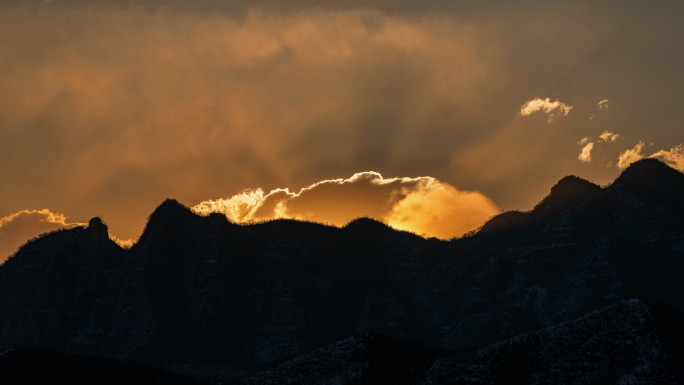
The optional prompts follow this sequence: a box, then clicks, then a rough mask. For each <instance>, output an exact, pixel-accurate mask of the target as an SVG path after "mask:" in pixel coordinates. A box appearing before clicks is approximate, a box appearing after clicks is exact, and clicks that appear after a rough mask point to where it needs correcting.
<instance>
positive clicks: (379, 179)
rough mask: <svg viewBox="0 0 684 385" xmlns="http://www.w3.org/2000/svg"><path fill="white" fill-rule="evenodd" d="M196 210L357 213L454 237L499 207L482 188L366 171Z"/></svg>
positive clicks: (270, 215)
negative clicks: (457, 186) (294, 189)
mask: <svg viewBox="0 0 684 385" xmlns="http://www.w3.org/2000/svg"><path fill="white" fill-rule="evenodd" d="M192 209H193V211H195V212H196V213H199V214H203V215H207V214H209V213H211V212H219V213H224V214H225V215H226V216H227V217H228V218H229V219H230V220H232V221H234V222H237V223H249V222H252V221H259V220H268V219H274V218H296V219H302V220H307V221H313V222H319V223H327V224H331V225H335V226H344V225H345V224H347V223H349V222H350V221H351V220H353V219H355V218H359V217H370V218H374V219H377V220H380V221H383V222H385V223H387V224H388V225H390V226H392V227H394V228H397V229H401V230H406V231H411V232H414V233H417V234H421V235H425V236H434V237H438V238H444V239H447V238H452V237H455V236H460V235H462V234H464V233H466V232H468V231H471V230H474V229H476V228H477V227H479V226H481V225H482V224H483V223H484V222H485V221H486V220H487V219H489V218H490V217H492V216H493V215H495V214H497V213H498V212H499V209H498V208H497V206H496V205H495V204H494V202H492V201H491V200H490V199H489V198H487V197H486V196H484V195H483V194H481V193H479V192H474V191H461V190H458V189H456V188H455V187H454V186H451V185H450V184H448V183H446V182H442V181H439V180H437V179H435V178H432V177H417V178H384V177H383V176H382V175H381V174H379V173H377V172H373V171H366V172H360V173H356V174H354V175H353V176H352V177H351V178H348V179H330V180H323V181H320V182H316V183H314V184H312V185H310V186H308V187H305V188H303V189H301V190H300V191H299V192H296V193H293V192H290V191H289V190H288V189H282V188H281V189H275V190H272V191H271V192H269V193H268V194H265V193H264V191H263V190H262V189H254V190H248V191H243V192H241V193H238V194H236V195H233V196H232V197H230V198H226V199H217V200H209V201H204V202H200V203H198V204H197V205H195V206H194V207H193V208H192Z"/></svg>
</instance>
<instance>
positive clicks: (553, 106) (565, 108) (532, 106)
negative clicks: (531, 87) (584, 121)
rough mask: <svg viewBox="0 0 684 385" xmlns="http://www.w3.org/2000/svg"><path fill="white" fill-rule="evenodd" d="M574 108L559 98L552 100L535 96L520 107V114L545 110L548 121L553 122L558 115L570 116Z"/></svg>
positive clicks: (530, 113)
mask: <svg viewBox="0 0 684 385" xmlns="http://www.w3.org/2000/svg"><path fill="white" fill-rule="evenodd" d="M572 108H573V107H572V106H571V105H568V104H565V103H563V102H561V101H560V100H558V99H556V100H554V101H551V99H550V98H546V99H541V98H534V99H532V100H528V101H527V102H525V104H523V105H522V106H521V107H520V115H522V116H530V115H532V114H535V113H537V112H543V113H545V114H546V116H547V117H548V122H549V123H551V122H553V121H554V120H555V119H556V118H558V117H563V116H568V114H570V111H572Z"/></svg>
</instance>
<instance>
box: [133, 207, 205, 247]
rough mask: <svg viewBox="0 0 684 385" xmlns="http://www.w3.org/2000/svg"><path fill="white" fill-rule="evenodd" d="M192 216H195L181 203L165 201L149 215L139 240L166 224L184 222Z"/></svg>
mask: <svg viewBox="0 0 684 385" xmlns="http://www.w3.org/2000/svg"><path fill="white" fill-rule="evenodd" d="M194 216H195V214H194V213H193V212H192V211H190V209H189V208H188V207H186V206H185V205H183V204H182V203H180V202H178V201H177V200H175V199H171V198H169V199H166V200H164V202H162V203H161V204H160V205H159V206H157V208H156V209H155V210H154V211H153V212H152V214H150V218H149V219H148V221H147V226H146V227H145V231H143V235H142V236H141V239H143V238H147V235H148V233H149V232H150V231H156V229H159V228H160V227H163V226H164V225H166V224H174V225H176V224H179V223H182V222H186V221H188V220H189V219H191V218H192V217H194Z"/></svg>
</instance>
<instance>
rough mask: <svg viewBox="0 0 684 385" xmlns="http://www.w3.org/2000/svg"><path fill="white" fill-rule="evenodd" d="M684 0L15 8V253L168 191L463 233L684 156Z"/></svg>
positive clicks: (56, 3) (7, 94)
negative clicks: (549, 197)
mask: <svg viewBox="0 0 684 385" xmlns="http://www.w3.org/2000/svg"><path fill="white" fill-rule="evenodd" d="M683 16H684V4H683V3H682V2H679V1H659V2H644V1H618V0H607V1H602V2H593V1H591V2H590V1H581V0H580V1H564V0H552V1H502V0H500V1H499V0H495V1H487V2H482V1H442V0H427V1H420V2H418V1H385V0H369V1H353V0H352V1H341V0H339V1H336V0H329V1H309V0H293V1H288V2H283V1H275V0H270V1H269V0H264V1H247V0H242V1H218V0H198V1H181V0H176V1H174V0H151V1H145V0H139V1H123V0H121V1H119V0H91V1H67V0H46V1H7V0H0V36H2V37H3V38H2V39H0V58H1V60H0V73H1V74H2V76H0V181H1V183H0V259H2V256H3V255H9V254H10V253H12V252H13V251H14V250H16V248H17V247H19V246H20V245H21V244H22V243H23V242H25V241H26V240H27V239H29V238H32V237H34V236H36V235H38V234H40V233H42V232H46V231H51V230H54V229H57V228H62V227H70V226H77V225H80V224H82V223H84V222H87V221H88V219H89V218H91V217H94V216H100V217H101V218H102V219H103V220H104V222H106V223H107V224H108V225H109V229H110V235H111V236H112V237H113V238H115V239H117V240H119V241H121V242H122V243H127V244H130V243H131V242H133V241H135V240H136V239H137V238H138V236H139V235H140V233H141V231H142V230H143V228H144V225H145V222H146V220H147V217H148V215H149V214H150V213H151V212H152V211H153V210H154V208H155V207H156V206H157V205H159V204H160V203H161V202H162V201H163V200H164V199H166V198H176V199H177V200H179V201H180V202H182V203H183V204H185V205H187V206H188V207H192V208H193V210H194V211H195V212H197V213H199V214H206V213H208V212H212V211H218V212H223V213H225V214H226V215H227V216H228V218H229V219H231V220H233V221H235V222H252V221H262V220H268V219H272V218H280V217H290V218H299V219H304V220H311V221H316V222H321V223H328V224H332V225H337V226H343V225H344V224H345V223H347V222H348V221H350V220H352V219H354V218H355V217H358V216H369V217H373V218H376V219H379V220H382V221H383V222H385V223H388V224H389V225H391V226H393V227H396V228H398V229H403V230H407V231H412V232H415V233H417V234H420V235H423V236H435V237H438V238H443V239H449V238H451V237H455V236H460V235H462V234H464V233H465V232H467V231H471V230H473V229H476V228H478V227H479V226H481V225H482V224H483V223H484V222H485V221H486V220H487V219H488V218H489V217H491V216H493V215H496V214H497V213H499V212H501V211H503V210H511V209H518V210H529V209H531V208H532V207H533V206H534V204H535V203H537V202H538V201H539V200H540V199H542V198H543V197H544V196H545V195H546V194H547V193H548V191H549V189H550V188H551V186H552V185H553V184H554V183H555V182H556V181H557V180H559V179H561V178H562V177H563V176H565V175H571V174H573V175H578V176H580V177H582V178H585V179H588V180H590V181H592V182H595V183H598V184H607V183H609V182H610V181H612V180H613V179H614V178H615V177H616V176H617V175H618V174H619V172H620V170H621V169H623V168H625V167H627V166H628V165H629V164H630V163H631V162H633V161H635V160H638V159H640V158H643V157H649V156H651V157H657V158H659V159H661V160H663V161H665V162H666V163H668V164H670V165H671V166H673V167H676V168H678V169H680V170H684V147H683V145H682V143H683V142H684V135H683V132H684V130H683V129H682V124H681V110H682V109H681V107H680V104H681V96H680V95H681V90H682V89H684V51H682V50H681V44H682V36H684V23H681V22H680V21H681V19H682V17H683Z"/></svg>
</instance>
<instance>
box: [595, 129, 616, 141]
mask: <svg viewBox="0 0 684 385" xmlns="http://www.w3.org/2000/svg"><path fill="white" fill-rule="evenodd" d="M619 137H620V134H616V133H613V132H610V131H603V132H602V133H601V135H599V138H600V139H601V140H602V141H604V142H615V141H616V140H618V138H619Z"/></svg>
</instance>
